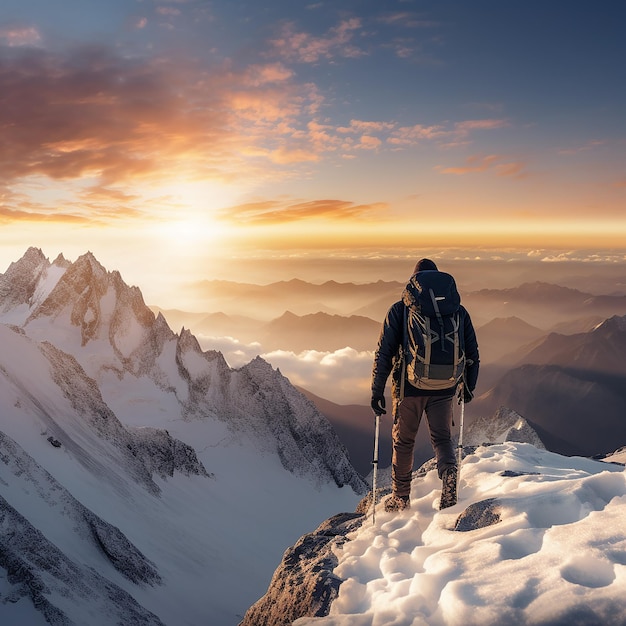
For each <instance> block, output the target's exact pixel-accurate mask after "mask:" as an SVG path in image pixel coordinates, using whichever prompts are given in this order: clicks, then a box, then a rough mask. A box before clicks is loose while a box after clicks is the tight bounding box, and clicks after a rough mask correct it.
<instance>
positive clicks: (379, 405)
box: [372, 396, 387, 415]
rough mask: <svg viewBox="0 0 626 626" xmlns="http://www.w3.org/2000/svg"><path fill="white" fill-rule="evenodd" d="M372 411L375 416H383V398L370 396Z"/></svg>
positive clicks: (384, 412)
mask: <svg viewBox="0 0 626 626" xmlns="http://www.w3.org/2000/svg"><path fill="white" fill-rule="evenodd" d="M372 411H374V413H375V414H376V415H385V414H386V413H387V411H385V396H372Z"/></svg>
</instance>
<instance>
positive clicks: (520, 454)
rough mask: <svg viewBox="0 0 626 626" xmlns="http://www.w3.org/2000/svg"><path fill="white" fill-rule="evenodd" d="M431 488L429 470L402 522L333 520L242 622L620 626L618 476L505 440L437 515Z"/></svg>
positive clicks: (625, 614) (478, 462)
mask: <svg viewBox="0 0 626 626" xmlns="http://www.w3.org/2000/svg"><path fill="white" fill-rule="evenodd" d="M440 486H441V481H440V480H439V479H438V478H437V472H436V470H435V469H433V470H431V471H428V472H426V473H419V474H417V475H416V476H415V478H414V480H413V483H412V490H411V508H410V510H407V511H404V512H402V513H399V514H398V513H395V514H394V513H385V512H384V511H383V509H382V504H379V507H380V510H379V511H377V515H376V525H374V524H372V520H371V517H367V518H366V517H363V518H361V520H360V522H361V523H360V524H359V523H357V521H355V520H354V519H353V518H350V517H347V518H346V517H343V518H340V517H335V518H332V519H331V520H329V521H328V522H326V523H324V524H322V526H320V529H318V532H316V533H312V534H311V535H308V536H307V537H303V538H302V539H301V540H300V541H299V542H298V543H297V544H296V545H295V546H294V548H292V549H291V550H289V551H287V552H286V553H285V561H284V562H283V564H282V565H281V568H279V570H277V574H279V575H280V576H282V578H279V577H278V576H277V577H275V579H274V580H273V581H272V587H271V588H270V590H269V591H268V595H267V596H266V598H270V599H271V601H272V603H271V605H268V604H265V605H264V604H262V602H263V600H262V601H260V602H259V604H257V605H256V606H255V607H253V608H252V609H251V610H250V611H249V613H248V614H247V616H246V619H245V620H244V622H243V624H244V625H245V626H249V625H252V624H254V626H269V625H270V624H271V625H272V626H282V625H286V624H293V626H372V625H374V624H380V625H381V626H383V625H387V624H389V625H391V624H393V625H394V626H501V625H502V624H515V626H548V625H550V626H557V625H558V626H565V625H568V624H580V625H584V626H595V625H598V626H599V625H603V626H623V625H624V624H626V607H625V605H624V602H623V598H624V594H625V593H626V528H625V527H624V523H623V520H624V519H625V515H626V472H625V471H624V467H623V466H620V465H617V464H613V463H605V462H601V461H595V460H591V459H586V458H582V457H565V456H561V455H558V454H555V453H552V452H548V451H546V450H541V449H538V448H537V447H535V446H533V445H531V444H528V443H518V442H505V443H500V444H495V445H490V446H482V447H479V448H477V449H475V450H474V451H472V452H471V453H470V454H468V455H467V456H466V457H465V459H464V461H463V464H462V468H461V482H460V494H459V502H458V503H457V505H455V506H454V507H451V508H449V509H445V510H444V511H439V510H438V506H437V503H438V499H439V493H440ZM329 544H330V546H329ZM311 545H316V546H320V548H319V549H318V550H312V549H311V547H310V546H311ZM320 553H323V554H324V555H325V559H324V560H322V561H320V560H319V559H316V558H317V557H319V554H320ZM307 555H312V558H307ZM333 555H334V558H333ZM296 556H300V557H302V558H300V559H298V560H296V558H295V557H296ZM289 559H291V560H289ZM296 570H297V571H296ZM294 580H299V581H300V582H299V589H302V590H306V591H307V593H308V598H309V602H308V603H307V602H305V601H303V600H302V598H296V597H294V593H293V591H292V590H291V589H290V586H289V585H290V582H291V581H294ZM281 589H282V593H281V592H280V591H281ZM272 594H274V595H272ZM260 608H263V611H261V612H259V609H260ZM264 616H269V618H268V619H264ZM248 618H250V619H248ZM298 618H299V619H298Z"/></svg>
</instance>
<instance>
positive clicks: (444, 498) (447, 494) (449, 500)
mask: <svg viewBox="0 0 626 626" xmlns="http://www.w3.org/2000/svg"><path fill="white" fill-rule="evenodd" d="M456 476H457V471H456V467H448V468H446V469H445V470H443V474H442V475H441V500H440V501H439V510H441V509H447V508H448V507H449V506H454V505H455V504H456Z"/></svg>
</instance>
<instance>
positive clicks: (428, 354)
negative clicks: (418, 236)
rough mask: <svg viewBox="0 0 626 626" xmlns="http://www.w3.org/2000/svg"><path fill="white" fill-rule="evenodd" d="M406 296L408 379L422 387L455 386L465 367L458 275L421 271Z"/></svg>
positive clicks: (430, 388)
mask: <svg viewBox="0 0 626 626" xmlns="http://www.w3.org/2000/svg"><path fill="white" fill-rule="evenodd" d="M402 300H403V301H404V304H405V305H406V324H405V332H406V341H405V346H406V348H407V349H406V354H405V367H406V374H407V380H408V382H409V383H410V384H411V385H413V386H414V387H417V388H418V389H427V390H431V391H436V390H443V389H452V388H453V387H454V386H455V385H456V384H457V383H458V382H459V381H460V379H461V377H462V376H463V372H464V370H465V351H464V341H463V327H462V326H461V315H460V306H461V297H460V296H459V292H458V291H457V288H456V283H455V281H454V278H453V277H452V276H451V275H450V274H446V273H445V272H439V271H435V270H426V271H422V272H418V273H417V274H414V275H413V276H412V277H411V280H410V281H409V283H408V284H407V286H406V288H405V290H404V293H403V294H402Z"/></svg>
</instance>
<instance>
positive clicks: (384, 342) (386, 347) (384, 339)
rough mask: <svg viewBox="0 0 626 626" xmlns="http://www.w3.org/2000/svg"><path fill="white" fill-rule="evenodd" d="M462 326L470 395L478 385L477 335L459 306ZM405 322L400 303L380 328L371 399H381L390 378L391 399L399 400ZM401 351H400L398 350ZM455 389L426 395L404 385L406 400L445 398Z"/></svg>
mask: <svg viewBox="0 0 626 626" xmlns="http://www.w3.org/2000/svg"><path fill="white" fill-rule="evenodd" d="M459 313H460V316H461V323H462V324H463V331H464V332H463V335H464V341H465V357H466V359H467V365H466V367H465V376H464V379H465V384H466V385H467V388H468V389H469V390H470V391H472V392H473V391H474V389H475V388H476V382H477V381H478V368H479V356H478V341H477V340H476V332H475V331H474V326H473V324H472V320H471V318H470V315H469V313H468V312H467V310H466V309H465V307H463V306H462V305H461V307H460V309H459ZM405 320H406V305H405V304H404V302H403V301H402V300H400V301H399V302H396V303H395V304H394V305H393V306H392V307H391V308H390V309H389V311H388V312H387V316H386V317H385V321H384V323H383V327H382V329H381V332H380V338H379V340H378V347H377V348H376V352H375V354H374V367H373V370H372V396H373V397H380V396H382V395H383V394H384V391H385V384H386V382H387V379H388V378H389V375H390V374H391V373H392V372H393V377H392V396H393V397H394V398H396V399H398V400H399V399H400V376H401V372H402V359H401V358H400V357H401V356H402V355H403V354H404V353H406V350H407V349H408V347H407V345H406V341H407V340H406V333H405V332H404V325H405V323H406V322H405ZM401 348H403V350H401ZM454 392H455V389H443V390H441V391H428V390H424V389H417V388H416V387H413V385H411V384H409V383H408V382H407V381H405V384H404V395H405V396H433V395H434V396H448V395H453V394H454Z"/></svg>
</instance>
